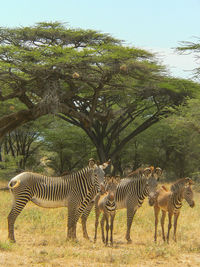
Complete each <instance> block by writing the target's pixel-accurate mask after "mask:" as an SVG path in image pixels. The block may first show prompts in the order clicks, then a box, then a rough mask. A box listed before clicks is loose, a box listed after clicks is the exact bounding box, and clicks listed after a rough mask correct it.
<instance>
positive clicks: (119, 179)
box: [115, 175, 121, 184]
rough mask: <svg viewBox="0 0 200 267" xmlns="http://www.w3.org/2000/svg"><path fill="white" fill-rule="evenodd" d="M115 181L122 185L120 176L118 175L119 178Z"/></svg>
mask: <svg viewBox="0 0 200 267" xmlns="http://www.w3.org/2000/svg"><path fill="white" fill-rule="evenodd" d="M115 180H116V182H117V183H118V184H119V183H120V181H121V178H120V176H119V175H117V176H116V177H115Z"/></svg>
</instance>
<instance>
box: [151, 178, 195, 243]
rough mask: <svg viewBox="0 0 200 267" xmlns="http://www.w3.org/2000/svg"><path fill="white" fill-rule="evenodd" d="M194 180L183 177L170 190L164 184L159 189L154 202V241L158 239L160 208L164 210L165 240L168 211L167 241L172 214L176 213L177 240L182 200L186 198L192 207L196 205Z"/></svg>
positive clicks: (162, 223) (163, 234)
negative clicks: (193, 187) (192, 186)
mask: <svg viewBox="0 0 200 267" xmlns="http://www.w3.org/2000/svg"><path fill="white" fill-rule="evenodd" d="M192 184H193V181H192V180H191V179H190V178H182V179H179V180H178V181H177V182H175V183H174V184H173V185H172V186H171V188H170V191H168V190H167V189H166V187H165V186H162V187H161V188H159V189H158V190H157V197H156V201H155V203H154V215H155V234H154V241H155V242H156V241H157V225H158V215H159V212H160V210H162V217H161V228H162V238H163V240H164V241H165V231H164V223H165V217H166V213H168V219H169V222H168V233H167V242H168V243H169V235H170V229H171V227H172V216H173V215H174V241H175V242H176V229H177V221H178V217H179V215H180V209H181V207H182V201H183V199H185V200H186V201H187V203H188V204H189V206H190V207H191V208H193V207H194V205H195V202H194V200H193V191H192V188H191V185H192Z"/></svg>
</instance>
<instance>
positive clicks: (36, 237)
mask: <svg viewBox="0 0 200 267" xmlns="http://www.w3.org/2000/svg"><path fill="white" fill-rule="evenodd" d="M2 185H5V184H3V183H0V187H1V186H2ZM195 201H196V206H195V207H194V208H193V209H191V208H190V207H189V206H188V205H187V203H185V202H184V206H183V208H182V212H181V215H180V218H179V222H178V229H177V239H178V241H177V243H175V242H174V241H173V240H172V238H171V240H170V244H166V243H164V242H163V241H162V240H161V229H160V225H159V228H158V242H157V243H156V244H155V243H154V241H153V232H154V215H153V208H151V207H149V206H148V203H147V201H145V203H144V204H143V206H142V207H141V208H140V209H139V210H138V211H137V213H136V215H135V218H134V221H133V226H132V230H131V236H132V239H133V243H132V244H129V245H128V244H127V243H126V240H125V231H126V210H119V211H117V215H116V219H115V224H114V246H113V247H105V246H104V245H103V244H102V242H101V238H100V237H101V236H100V227H99V229H98V240H97V242H96V243H95V244H94V243H93V242H92V241H87V240H84V239H83V237H82V230H81V224H80V222H79V223H78V229H77V236H78V241H77V242H72V241H66V225H67V209H66V208H59V209H42V208H39V207H37V206H35V205H34V204H32V203H28V205H27V206H26V207H25V209H24V210H23V211H22V213H21V214H20V216H19V217H18V218H17V221H16V223H15V237H16V240H17V243H15V244H11V243H9V242H8V240H7V215H8V213H9V211H10V207H11V202H12V200H11V195H10V193H9V192H0V266H55V267H59V266H75V267H76V266H87V267H89V266H95V267H98V266H102V267H103V266H115V267H117V266H140V267H142V266H144V267H149V266H165V267H166V266H167V267H168V266H173V267H174V266H181V267H182V266H200V228H199V225H200V224H199V223H200V207H199V202H200V193H198V192H195ZM166 227H167V221H166ZM88 232H89V235H90V237H91V240H93V235H94V213H93V212H92V214H91V215H90V217H89V219H88ZM171 237H172V235H171Z"/></svg>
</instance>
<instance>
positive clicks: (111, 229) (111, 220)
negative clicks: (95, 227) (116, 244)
mask: <svg viewBox="0 0 200 267" xmlns="http://www.w3.org/2000/svg"><path fill="white" fill-rule="evenodd" d="M114 219H115V214H113V215H111V218H110V243H111V245H113V224H114Z"/></svg>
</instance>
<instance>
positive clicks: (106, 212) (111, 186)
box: [94, 177, 120, 245]
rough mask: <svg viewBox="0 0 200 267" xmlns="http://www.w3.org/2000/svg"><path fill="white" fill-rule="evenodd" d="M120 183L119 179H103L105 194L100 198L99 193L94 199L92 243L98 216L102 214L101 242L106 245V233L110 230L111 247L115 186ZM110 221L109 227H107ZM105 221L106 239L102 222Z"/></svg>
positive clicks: (95, 237) (111, 240)
mask: <svg viewBox="0 0 200 267" xmlns="http://www.w3.org/2000/svg"><path fill="white" fill-rule="evenodd" d="M119 182H120V177H106V179H105V183H106V186H105V191H106V193H105V194H104V195H103V196H101V195H100V193H99V194H98V195H97V197H96V199H95V215H96V220H95V235H94V242H96V240H97V228H98V224H99V216H100V214H101V213H103V216H102V219H101V234H102V241H103V243H105V244H106V245H108V232H109V229H110V243H111V245H113V223H114V218H115V213H116V203H115V193H116V190H117V185H118V184H119ZM109 219H110V225H109ZM105 221H106V239H105V235H104V222H105Z"/></svg>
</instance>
